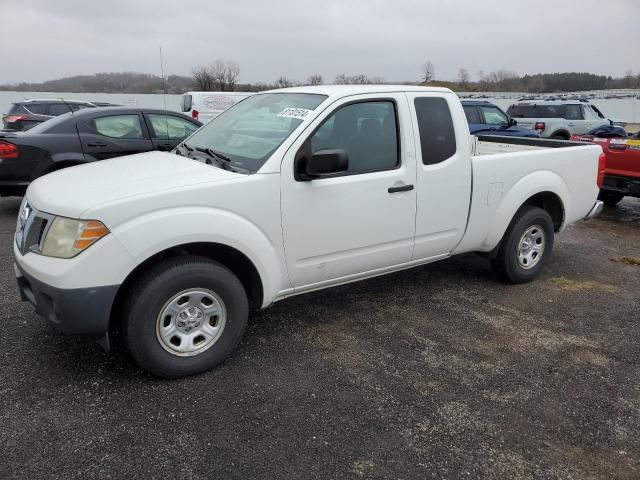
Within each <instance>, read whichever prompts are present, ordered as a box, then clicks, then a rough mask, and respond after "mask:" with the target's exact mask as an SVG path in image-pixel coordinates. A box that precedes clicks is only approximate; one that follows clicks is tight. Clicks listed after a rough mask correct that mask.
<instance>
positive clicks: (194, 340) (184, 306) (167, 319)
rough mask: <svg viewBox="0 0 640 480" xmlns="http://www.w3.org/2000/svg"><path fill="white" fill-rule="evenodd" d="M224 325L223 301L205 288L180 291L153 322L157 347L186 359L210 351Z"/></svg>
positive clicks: (225, 317)
mask: <svg viewBox="0 0 640 480" xmlns="http://www.w3.org/2000/svg"><path fill="white" fill-rule="evenodd" d="M226 322H227V312H226V308H225V305H224V302H223V301H222V299H221V298H220V296H219V295H217V294H216V293H215V292H214V291H212V290H208V289H204V288H192V289H187V290H183V291H181V292H179V293H177V294H176V295H174V296H173V297H171V298H170V299H169V300H168V301H167V302H166V303H165V304H164V306H163V307H162V309H160V313H159V314H158V317H157V319H156V336H157V338H158V341H159V342H160V345H162V347H163V348H164V349H165V350H166V351H168V352H169V353H171V354H173V355H177V356H180V357H189V356H194V355H199V354H201V353H202V352H204V351H206V350H207V349H209V348H211V347H212V346H213V345H214V344H215V343H216V342H217V341H218V339H219V338H220V336H221V335H222V332H223V330H224V327H225V325H226Z"/></svg>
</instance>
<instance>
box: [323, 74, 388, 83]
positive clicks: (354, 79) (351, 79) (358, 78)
mask: <svg viewBox="0 0 640 480" xmlns="http://www.w3.org/2000/svg"><path fill="white" fill-rule="evenodd" d="M333 83H335V84H336V85H367V84H372V83H384V79H383V78H382V77H373V78H369V77H368V76H366V75H365V74H364V73H360V74H358V75H345V74H344V73H341V74H340V75H337V76H336V78H335V80H334V81H333Z"/></svg>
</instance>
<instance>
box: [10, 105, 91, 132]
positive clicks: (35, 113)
mask: <svg viewBox="0 0 640 480" xmlns="http://www.w3.org/2000/svg"><path fill="white" fill-rule="evenodd" d="M95 107H96V105H94V104H93V103H89V102H79V101H77V100H25V101H24V102H15V103H13V104H12V105H11V108H10V109H9V113H8V114H6V115H5V116H4V117H2V122H3V128H4V129H6V130H18V131H25V130H29V129H30V128H33V127H35V126H36V125H38V124H40V123H42V122H46V121H47V120H49V119H51V118H53V117H57V116H58V115H62V114H63V113H68V112H75V111H78V110H82V109H84V108H95Z"/></svg>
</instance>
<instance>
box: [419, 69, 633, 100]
mask: <svg viewBox="0 0 640 480" xmlns="http://www.w3.org/2000/svg"><path fill="white" fill-rule="evenodd" d="M476 76H477V80H475V81H471V75H470V74H469V71H468V70H467V69H466V68H460V70H458V75H457V78H456V80H455V81H442V80H437V79H436V73H435V66H434V64H433V63H432V62H431V61H427V62H426V63H424V64H423V66H422V78H421V80H422V82H421V83H422V84H423V85H440V86H447V87H449V88H452V89H453V90H456V91H477V92H482V91H484V92H490V91H494V92H497V91H500V92H530V93H556V92H579V91H585V90H607V89H617V88H640V72H638V73H637V74H635V75H634V73H633V71H632V70H627V71H626V72H625V75H624V76H623V77H619V78H614V77H612V76H607V75H596V74H593V73H588V72H566V73H538V74H534V75H529V74H527V75H518V74H517V73H516V72H513V71H509V70H497V71H494V72H488V73H485V72H484V71H483V70H480V71H478V72H477V75H476Z"/></svg>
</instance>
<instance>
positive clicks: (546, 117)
mask: <svg viewBox="0 0 640 480" xmlns="http://www.w3.org/2000/svg"><path fill="white" fill-rule="evenodd" d="M507 114H509V116H511V117H513V118H515V119H516V120H517V121H518V124H520V125H524V126H527V127H530V128H533V129H534V130H535V131H537V132H538V133H540V135H541V136H542V137H545V138H553V139H558V140H569V138H571V135H582V134H584V133H586V132H588V131H589V130H591V129H592V128H595V127H598V126H600V125H609V124H610V123H611V121H610V120H608V119H607V118H606V117H605V116H604V114H603V113H602V112H601V111H600V110H598V108H597V107H596V106H595V105H591V104H590V103H586V102H582V101H579V100H571V101H563V100H548V101H533V102H519V103H516V104H514V105H511V106H510V107H509V108H508V109H507Z"/></svg>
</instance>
